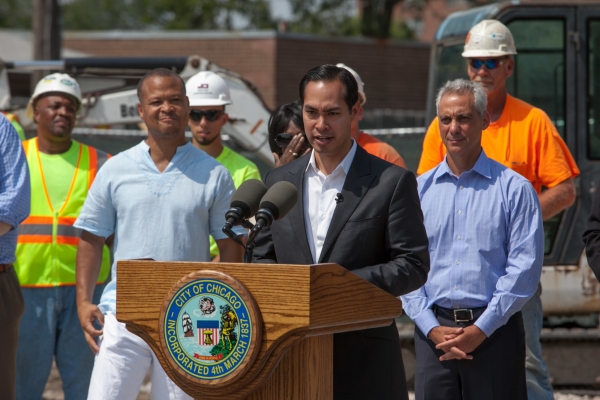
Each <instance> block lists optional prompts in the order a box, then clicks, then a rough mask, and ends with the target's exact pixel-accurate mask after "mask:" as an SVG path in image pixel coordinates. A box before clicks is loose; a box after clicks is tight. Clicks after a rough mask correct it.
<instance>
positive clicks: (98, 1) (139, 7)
mask: <svg viewBox="0 0 600 400" xmlns="http://www.w3.org/2000/svg"><path fill="white" fill-rule="evenodd" d="M91 10H93V11H91ZM62 11H63V21H64V23H63V26H64V29H147V28H156V29H212V30H222V29H225V30H231V29H233V27H234V23H235V26H239V25H241V26H242V27H243V28H245V29H269V28H273V27H274V26H275V24H274V22H273V21H272V20H271V16H270V9H269V3H268V0H202V1H198V0H74V1H72V2H71V3H68V4H65V5H64V6H63V9H62Z"/></svg>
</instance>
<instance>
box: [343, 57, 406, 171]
mask: <svg viewBox="0 0 600 400" xmlns="http://www.w3.org/2000/svg"><path fill="white" fill-rule="evenodd" d="M336 67H339V68H344V69H347V70H348V71H349V72H350V73H351V74H352V75H353V76H354V79H356V83H358V101H359V102H360V107H359V111H358V118H357V119H355V120H354V121H353V122H352V130H351V134H352V139H354V140H355V141H356V143H358V145H359V146H360V147H362V148H363V149H365V150H366V151H367V153H369V154H372V155H374V156H376V157H379V158H381V159H382V160H385V161H387V162H390V163H392V164H395V165H397V166H399V167H402V168H406V163H405V162H404V159H403V158H402V157H401V156H400V154H398V152H397V151H396V149H394V148H393V147H392V146H390V145H389V144H387V143H386V142H382V141H381V140H379V139H377V138H376V137H374V136H371V135H369V134H368V133H365V132H363V131H361V130H360V128H359V127H358V123H359V121H361V120H362V119H363V113H364V110H363V105H364V104H365V103H366V102H367V96H366V95H365V84H364V83H363V81H362V79H361V78H360V76H359V75H358V73H357V72H356V71H355V70H353V69H352V68H350V67H349V66H347V65H345V64H342V63H339V64H337V65H336Z"/></svg>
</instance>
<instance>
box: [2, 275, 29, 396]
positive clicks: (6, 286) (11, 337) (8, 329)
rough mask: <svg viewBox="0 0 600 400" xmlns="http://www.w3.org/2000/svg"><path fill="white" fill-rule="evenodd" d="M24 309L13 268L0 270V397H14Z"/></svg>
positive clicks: (19, 287)
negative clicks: (4, 270)
mask: <svg viewBox="0 0 600 400" xmlns="http://www.w3.org/2000/svg"><path fill="white" fill-rule="evenodd" d="M24 310H25V302H24V301H23V295H22V294H21V286H19V280H18V278H17V274H16V273H15V269H14V268H11V269H9V270H8V271H6V272H0V343H1V345H0V346H2V350H0V399H2V400H12V399H14V398H15V380H16V377H17V342H18V340H19V324H20V321H21V316H22V315H23V311H24Z"/></svg>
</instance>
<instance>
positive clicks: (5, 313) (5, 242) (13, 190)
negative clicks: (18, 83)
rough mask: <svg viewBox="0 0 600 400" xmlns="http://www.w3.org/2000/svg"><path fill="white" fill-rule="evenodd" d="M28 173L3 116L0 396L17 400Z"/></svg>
mask: <svg viewBox="0 0 600 400" xmlns="http://www.w3.org/2000/svg"><path fill="white" fill-rule="evenodd" d="M30 196H31V187H30V185H29V169H28V168H27V160H26V159H25V153H24V152H23V147H22V146H21V141H20V139H19V136H18V135H17V131H15V128H14V127H13V126H12V125H11V123H10V122H9V121H8V120H7V119H6V117H5V116H4V115H0V343H2V355H0V394H1V396H0V397H2V398H3V399H7V400H13V399H15V379H16V369H17V365H16V363H17V341H18V339H19V321H20V320H21V316H22V315H23V310H24V309H25V303H24V301H23V294H22V293H21V287H20V286H19V280H18V278H17V275H16V273H15V269H14V268H13V267H12V264H13V263H14V262H15V249H16V247H17V227H18V226H19V224H20V223H21V222H23V221H24V220H25V219H26V218H27V217H28V216H29V207H30V204H31V201H30Z"/></svg>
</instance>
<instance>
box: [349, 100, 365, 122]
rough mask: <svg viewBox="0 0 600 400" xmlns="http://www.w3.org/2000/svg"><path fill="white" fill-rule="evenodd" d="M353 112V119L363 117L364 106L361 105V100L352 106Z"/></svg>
mask: <svg viewBox="0 0 600 400" xmlns="http://www.w3.org/2000/svg"><path fill="white" fill-rule="evenodd" d="M351 114H352V121H354V120H355V119H356V118H359V116H360V118H361V119H362V107H361V105H360V101H357V102H356V103H354V105H353V106H352V110H351ZM359 121H360V120H359Z"/></svg>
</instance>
